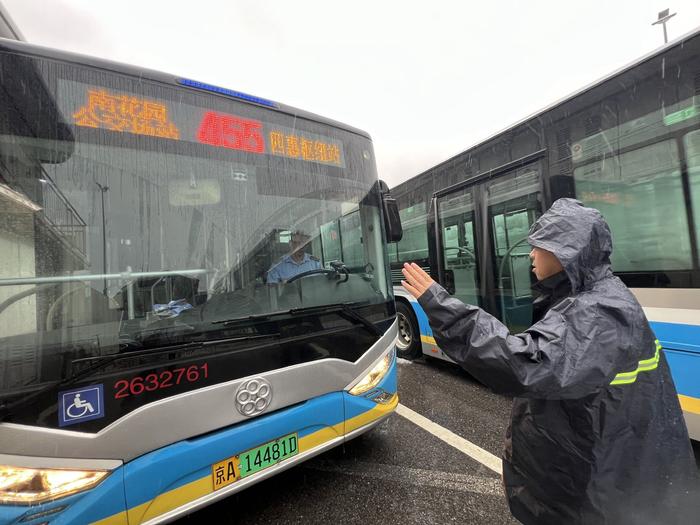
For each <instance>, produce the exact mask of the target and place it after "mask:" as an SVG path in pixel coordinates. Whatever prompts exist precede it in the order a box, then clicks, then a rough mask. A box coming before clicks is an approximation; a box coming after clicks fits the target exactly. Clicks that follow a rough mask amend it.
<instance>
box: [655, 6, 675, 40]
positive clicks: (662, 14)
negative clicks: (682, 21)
mask: <svg viewBox="0 0 700 525" xmlns="http://www.w3.org/2000/svg"><path fill="white" fill-rule="evenodd" d="M668 13H669V10H668V9H664V10H663V11H661V12H660V13H659V19H658V20H657V21H656V22H654V23H653V24H651V25H653V26H655V25H658V24H661V25H662V26H663V27H664V44H668V33H667V32H666V22H668V21H669V20H671V18H673V17H674V16H676V13H672V14H668Z"/></svg>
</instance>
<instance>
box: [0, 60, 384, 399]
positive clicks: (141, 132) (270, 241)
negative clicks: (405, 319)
mask: <svg viewBox="0 0 700 525" xmlns="http://www.w3.org/2000/svg"><path fill="white" fill-rule="evenodd" d="M3 78H7V79H11V80H8V83H9V84H12V85H8V84H6V83H4V84H3V89H2V90H0V91H2V95H1V97H2V98H0V106H1V109H2V112H3V114H5V115H9V116H10V118H9V119H3V124H2V129H0V203H1V204H0V246H1V249H0V348H1V349H2V350H1V352H2V353H1V354H0V360H2V361H4V363H3V364H4V365H6V366H4V368H7V369H9V368H10V367H11V366H10V365H12V363H14V362H15V361H13V359H14V357H17V358H18V359H17V360H16V361H17V363H19V365H18V367H17V371H18V373H13V374H0V396H3V397H5V396H8V395H19V394H21V393H22V392H23V391H25V390H27V389H31V388H36V387H37V385H41V384H44V383H47V382H52V381H61V380H64V379H66V378H69V377H71V376H72V375H74V374H75V373H76V371H77V368H76V367H77V365H76V364H75V363H76V361H83V362H84V363H85V364H86V365H90V364H92V363H94V359H96V358H101V357H102V356H114V355H118V354H124V353H128V352H134V351H145V350H149V351H154V350H158V349H159V348H161V347H166V346H172V345H174V344H178V343H182V342H184V341H188V342H192V341H194V342H207V341H213V340H222V339H241V340H242V339H245V338H250V337H273V336H279V337H283V336H284V335H285V333H281V334H280V333H279V332H280V329H279V327H270V323H269V321H270V319H272V318H273V317H275V318H276V317H280V316H281V317H282V318H284V317H285V315H287V314H288V315H289V316H290V318H291V317H295V319H296V318H299V320H298V321H296V324H295V326H297V332H298V331H299V330H300V328H298V327H299V326H302V325H303V326H304V329H303V330H302V331H306V332H312V331H319V330H323V329H327V328H328V326H327V325H323V324H319V323H314V322H309V321H308V320H307V321H303V319H301V318H300V315H299V314H300V313H303V312H304V311H312V310H314V309H318V307H322V306H323V305H326V304H332V305H338V304H341V305H347V306H348V307H349V308H352V309H354V310H355V313H356V314H357V315H363V316H369V317H372V316H374V318H375V319H383V318H386V317H388V314H386V313H384V314H383V313H382V312H383V310H382V309H381V308H380V307H384V306H386V305H387V304H388V302H389V301H390V300H391V299H392V295H391V289H390V286H389V283H388V279H387V275H386V262H385V249H384V247H383V243H382V231H383V230H382V228H383V226H382V221H381V215H380V205H379V204H380V196H379V193H378V190H377V185H376V168H375V164H374V159H373V154H372V148H371V144H370V141H369V139H368V138H366V137H364V136H361V135H359V134H356V133H353V132H351V131H348V130H343V129H340V128H339V127H334V126H329V125H327V124H321V123H319V122H316V121H313V120H311V119H309V118H302V117H301V116H299V115H293V114H287V113H283V112H280V111H274V110H272V109H266V108H263V107H261V106H256V105H252V104H245V103H241V102H238V101H235V100H232V99H229V98H226V97H221V96H214V95H211V94H202V93H199V92H196V91H194V90H191V89H183V88H175V87H172V86H167V85H161V84H159V83H157V82H146V81H143V80H137V79H133V78H131V77H126V76H117V75H104V74H102V73H101V72H100V71H99V70H94V69H88V68H81V67H79V66H75V65H71V64H64V63H57V62H51V61H44V60H40V59H30V58H27V57H21V56H14V55H7V56H6V57H4V58H3ZM378 308H379V309H378ZM358 312H359V313H358ZM301 317H303V316H301ZM336 321H337V322H340V321H338V320H336ZM345 322H348V320H347V319H346V320H345ZM351 324H352V323H351ZM297 332H295V333H297ZM13 356H14V357H13ZM322 356H323V355H322V354H319V356H317V357H316V358H320V357H322ZM355 357H356V356H355ZM355 357H353V359H354V358H355ZM165 358H166V355H165V354H164V357H163V359H165ZM91 360H92V361H91Z"/></svg>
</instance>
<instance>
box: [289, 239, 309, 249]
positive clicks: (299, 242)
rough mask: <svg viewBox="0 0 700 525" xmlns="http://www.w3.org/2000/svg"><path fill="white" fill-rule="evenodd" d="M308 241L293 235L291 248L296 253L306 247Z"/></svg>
mask: <svg viewBox="0 0 700 525" xmlns="http://www.w3.org/2000/svg"><path fill="white" fill-rule="evenodd" d="M306 241H307V239H306V237H304V236H303V235H292V238H291V240H290V248H291V251H292V252H296V251H297V250H300V249H301V248H303V247H304V244H305V243H306Z"/></svg>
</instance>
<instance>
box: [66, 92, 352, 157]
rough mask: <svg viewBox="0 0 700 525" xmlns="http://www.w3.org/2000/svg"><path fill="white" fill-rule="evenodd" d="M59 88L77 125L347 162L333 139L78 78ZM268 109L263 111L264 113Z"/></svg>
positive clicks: (255, 152) (216, 145)
mask: <svg viewBox="0 0 700 525" xmlns="http://www.w3.org/2000/svg"><path fill="white" fill-rule="evenodd" d="M60 92H61V94H62V96H61V97H60V100H61V102H62V105H63V106H66V107H65V108H63V109H65V110H66V111H65V114H67V115H71V117H72V123H73V124H74V125H75V126H78V127H87V128H97V129H104V130H108V131H113V132H120V133H129V134H133V135H144V136H149V137H157V138H162V139H169V140H181V141H186V142H195V143H199V144H206V145H208V146H212V147H215V148H224V149H230V150H238V151H243V152H246V153H252V154H257V155H274V156H279V157H285V158H291V159H298V160H301V161H306V162H315V163H319V164H328V165H333V166H341V167H344V166H345V160H344V155H343V145H342V142H341V141H339V140H335V139H332V138H330V137H324V136H321V135H317V134H313V133H308V132H305V131H300V130H298V129H292V128H287V127H284V126H280V125H276V124H272V123H269V122H265V121H262V120H257V119H252V118H249V117H248V118H246V117H241V116H238V115H233V114H229V113H222V112H218V111H213V110H210V109H206V108H200V107H196V106H191V105H187V104H178V103H169V102H166V101H161V100H153V99H150V98H144V97H141V96H137V95H134V94H130V93H123V92H117V91H111V90H108V89H105V88H96V87H92V86H88V85H86V84H81V83H77V82H69V81H62V85H61V89H60ZM267 111H268V110H263V109H261V110H260V113H261V115H262V116H264V114H265V113H266V112H267Z"/></svg>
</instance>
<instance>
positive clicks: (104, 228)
mask: <svg viewBox="0 0 700 525" xmlns="http://www.w3.org/2000/svg"><path fill="white" fill-rule="evenodd" d="M95 184H97V187H98V188H100V197H101V198H102V275H104V276H105V277H104V283H103V290H102V293H104V294H105V295H107V225H106V223H105V193H107V192H108V191H109V186H103V185H102V184H100V183H99V182H97V181H95Z"/></svg>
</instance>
